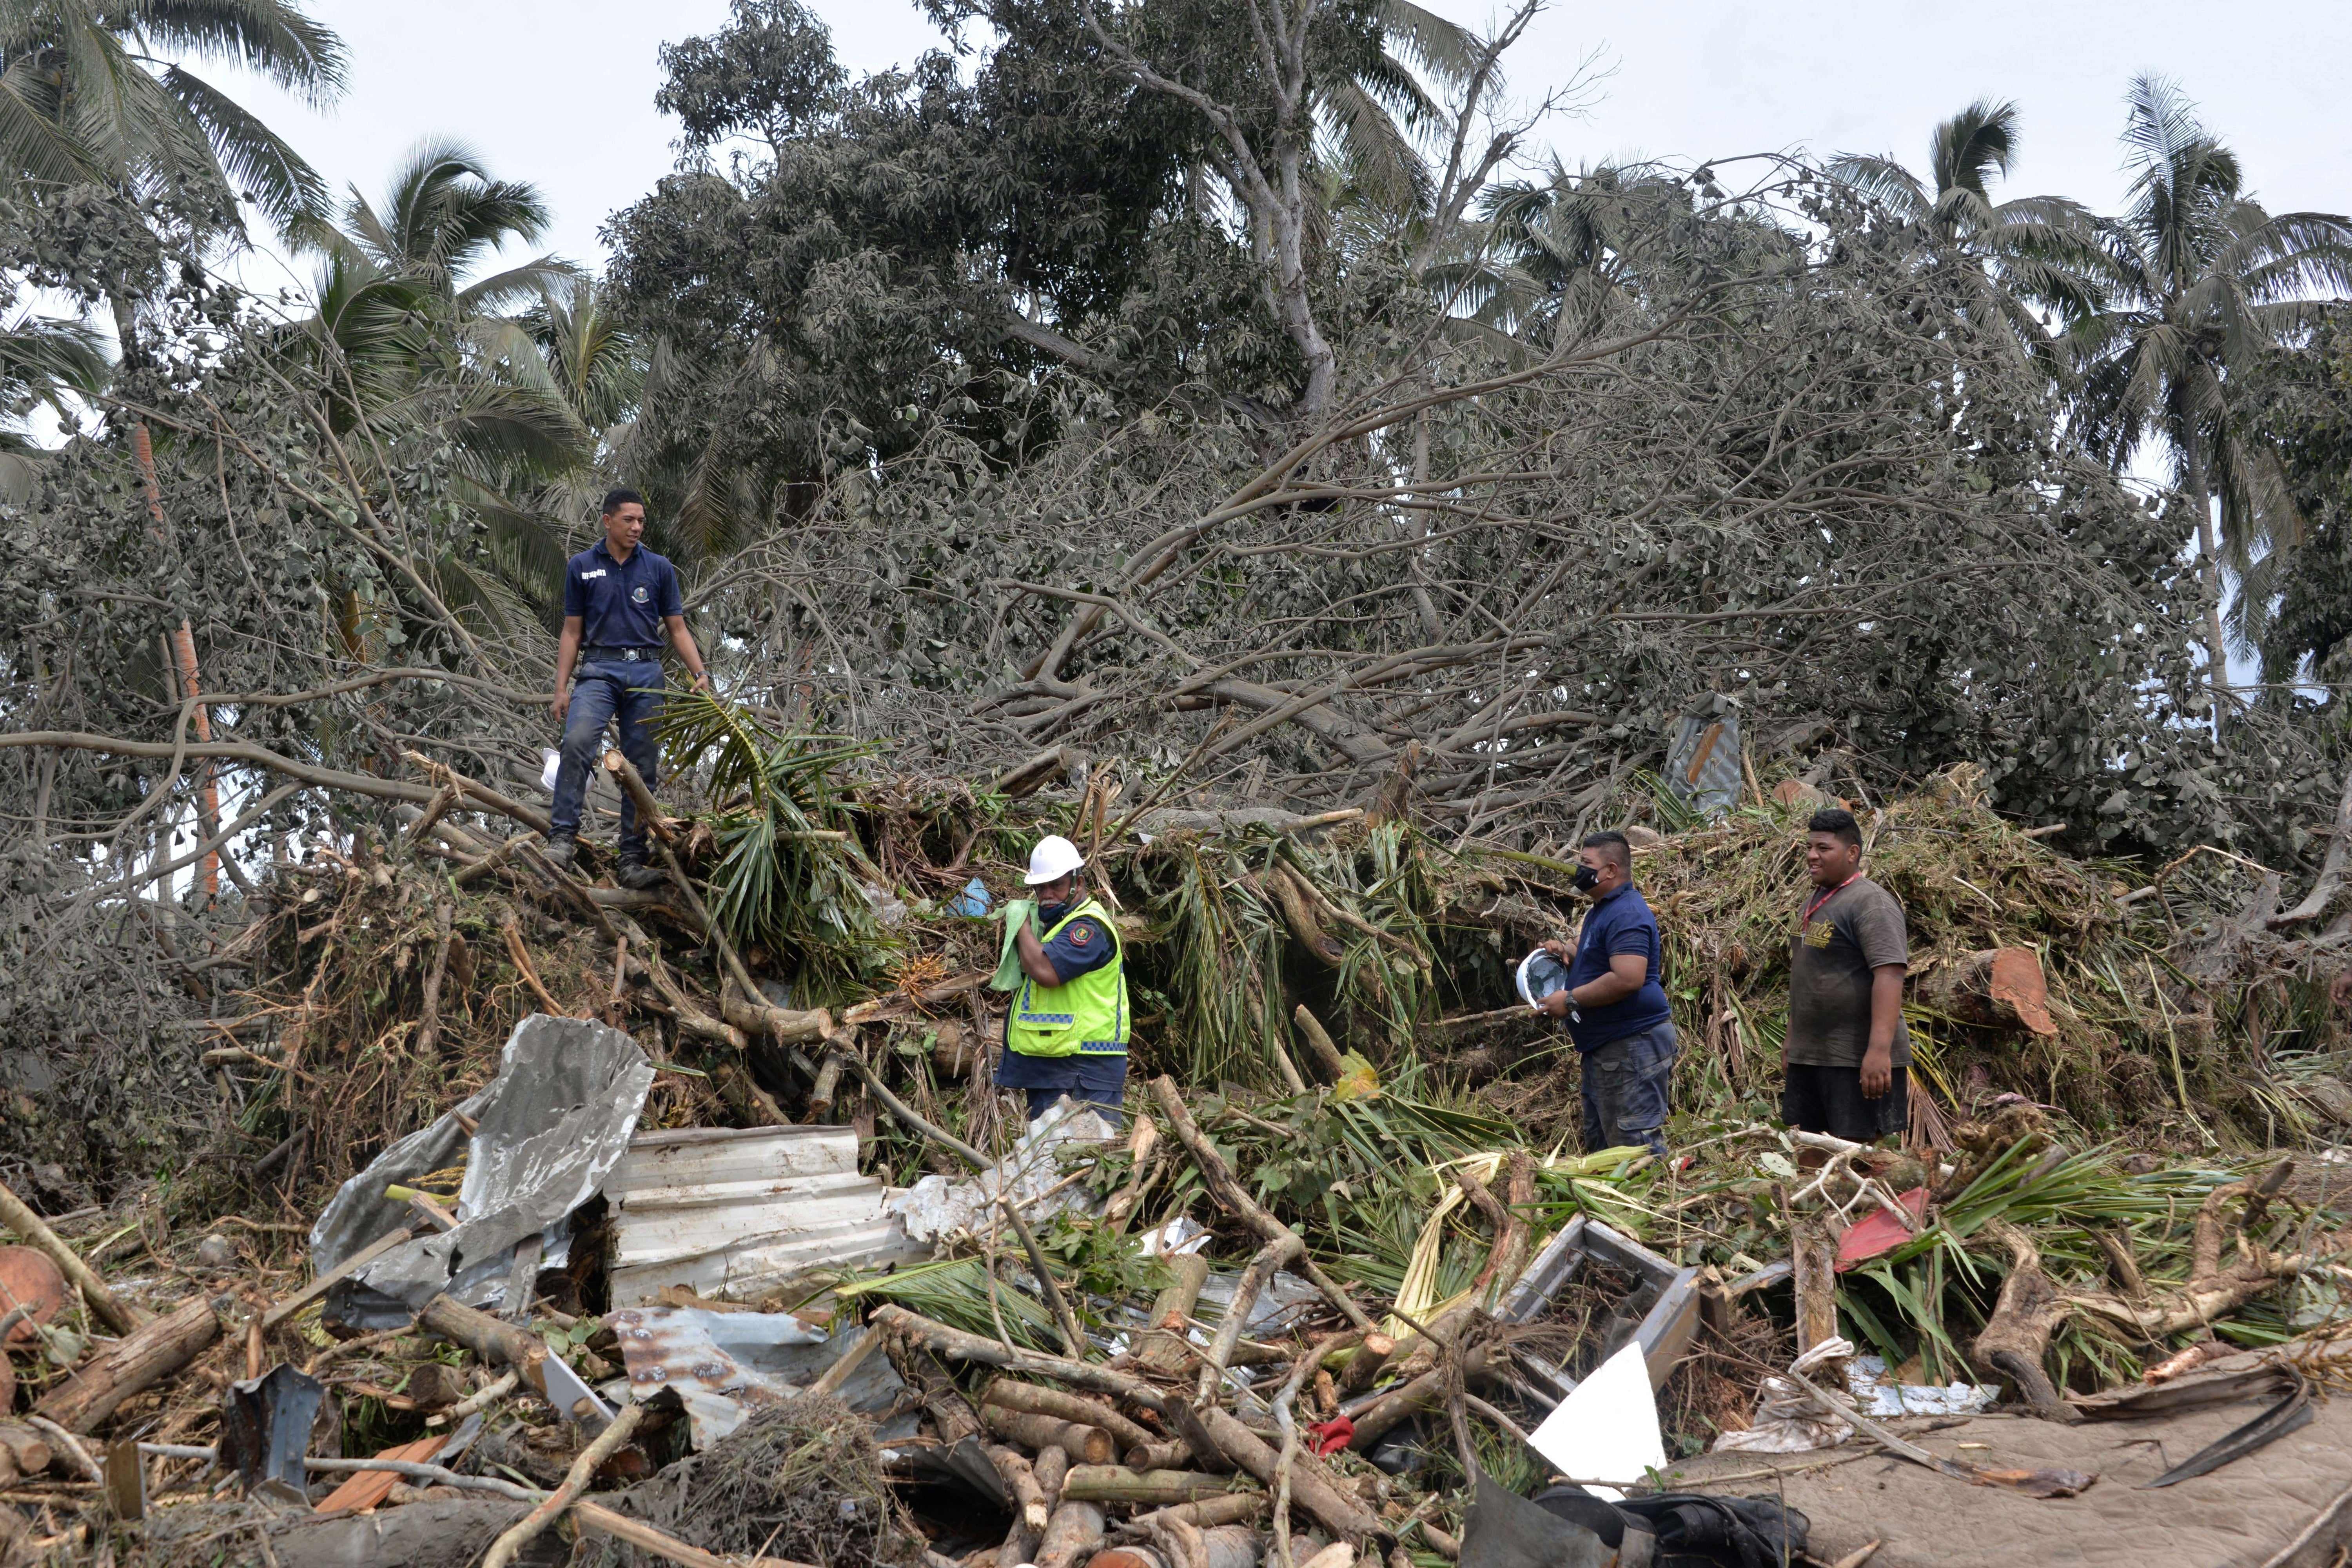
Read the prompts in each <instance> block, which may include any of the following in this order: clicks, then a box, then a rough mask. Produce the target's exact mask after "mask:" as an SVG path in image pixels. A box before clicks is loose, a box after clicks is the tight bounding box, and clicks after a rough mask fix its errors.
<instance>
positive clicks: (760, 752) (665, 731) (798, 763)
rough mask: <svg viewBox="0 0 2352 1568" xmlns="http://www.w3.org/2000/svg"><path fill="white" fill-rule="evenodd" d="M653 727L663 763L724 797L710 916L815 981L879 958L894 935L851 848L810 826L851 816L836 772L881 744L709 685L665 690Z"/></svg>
mask: <svg viewBox="0 0 2352 1568" xmlns="http://www.w3.org/2000/svg"><path fill="white" fill-rule="evenodd" d="M660 732H661V738H662V744H663V747H664V749H665V750H666V752H667V754H668V757H669V760H670V765H671V767H672V768H673V769H674V770H676V771H677V772H681V773H685V772H693V771H697V770H700V771H701V772H702V773H703V775H704V777H705V778H706V779H707V780H708V781H709V791H710V794H711V796H712V797H713V798H714V799H717V800H719V801H720V802H722V803H724V804H723V805H721V807H720V809H719V811H718V812H717V813H716V814H715V815H714V816H712V818H711V828H712V832H713V833H714V834H715V836H716V837H717V839H718V843H719V863H718V865H717V866H716V867H715V868H713V869H712V871H711V873H710V913H711V918H712V919H714V920H716V921H719V924H720V925H721V926H722V927H724V928H725V929H726V930H727V931H728V932H729V933H730V935H731V936H733V937H734V938H735V939H736V940H737V941H738V942H743V943H746V944H749V943H753V942H757V943H760V944H761V945H763V946H765V947H767V948H768V949H770V950H771V951H772V952H777V953H779V954H782V955H784V956H785V958H786V960H787V962H796V966H797V967H798V969H799V971H800V973H801V974H802V976H803V981H804V983H805V984H808V985H810V986H811V987H813V988H814V989H815V990H817V991H824V990H826V989H828V988H833V989H837V988H838V987H840V986H842V985H844V984H847V983H849V982H851V981H853V980H855V979H856V978H857V977H858V976H860V975H861V974H863V973H866V972H868V971H870V970H872V969H874V968H876V967H877V966H878V965H880V964H882V963H887V961H888V959H889V957H890V955H891V954H892V952H894V951H895V947H896V943H895V942H894V941H893V939H892V937H891V935H890V933H889V932H887V931H884V930H883V929H882V927H881V925H880V923H879V921H878V920H877V916H876V913H875V907H874V904H873V901H872V900H869V899H868V898H867V896H866V890H865V888H864V886H863V885H862V884H861V882H860V880H859V878H858V876H857V875H856V871H855V870H854V869H853V868H852V863H851V859H850V852H849V851H848V850H847V849H846V847H845V846H843V845H839V844H836V843H835V842H833V841H830V840H827V839H824V838H819V837H813V835H814V834H816V833H819V832H827V831H830V832H841V831H845V830H846V829H848V828H849V827H850V826H852V824H851V820H850V817H849V815H848V813H847V811H846V810H845V803H844V798H843V794H842V791H841V789H840V787H839V785H838V784H837V781H836V780H835V777H834V774H835V771H836V770H837V769H839V768H841V767H842V766H843V765H844V764H845V763H850V762H852V761H855V760H856V759H857V758H860V757H864V756H867V755H870V754H872V753H873V752H875V751H876V750H877V749H878V748H877V746H876V745H874V744H871V743H859V742H839V741H835V740H834V739H832V738H830V737H824V736H814V735H791V734H785V733H783V732H782V731H777V730H773V729H771V728H769V727H768V726H767V725H765V724H762V723H761V722H760V721H758V720H757V719H755V718H753V717H752V716H751V714H750V713H749V712H748V711H747V710H744V709H742V708H740V707H739V706H737V705H736V704H734V703H732V702H729V701H727V700H725V699H723V698H721V697H719V696H717V695H715V694H713V693H710V692H707V691H685V692H674V693H672V694H671V696H670V699H669V700H668V702H667V704H666V705H665V707H664V709H663V712H662V719H661V724H660Z"/></svg>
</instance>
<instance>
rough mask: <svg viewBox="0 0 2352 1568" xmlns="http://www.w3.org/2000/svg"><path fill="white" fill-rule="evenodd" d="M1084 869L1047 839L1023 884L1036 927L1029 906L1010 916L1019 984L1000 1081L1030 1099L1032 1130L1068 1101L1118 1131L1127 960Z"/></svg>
mask: <svg viewBox="0 0 2352 1568" xmlns="http://www.w3.org/2000/svg"><path fill="white" fill-rule="evenodd" d="M1085 864H1086V858H1085V857H1084V856H1082V855H1080V854H1079V853H1078V847H1077V846H1076V845H1075V844H1073V843H1071V842H1070V841H1069V840H1068V839H1066V838H1065V837H1062V836H1061V835H1060V834H1058V833H1057V834H1052V835H1049V836H1048V837H1044V838H1041V839H1039V840H1038V841H1037V847H1036V848H1034V849H1033V850H1031V851H1030V852H1029V874H1028V875H1027V876H1026V877H1025V878H1024V879H1023V880H1024V881H1026V882H1027V883H1028V885H1029V886H1030V887H1032V888H1034V889H1036V893H1037V904H1036V907H1035V920H1034V927H1033V924H1032V921H1031V909H1030V906H1029V905H1028V904H1027V903H1026V902H1015V903H1012V904H1008V905H1007V906H1006V907H1005V918H1006V919H1007V920H1009V921H1013V922H1015V923H1014V926H1013V956H1014V957H1015V958H1016V959H1017V960H1018V961H1019V964H1020V970H1021V981H1020V985H1019V989H1018V990H1017V991H1016V992H1015V993H1014V994H1013V1011H1012V1013H1011V1014H1010V1016H1007V1017H1006V1019H1005V1023H1004V1056H1003V1060H1002V1061H1001V1062H999V1063H998V1064H997V1068H996V1081H997V1082H998V1083H999V1084H1000V1085H1002V1086H1003V1087H1004V1088H1006V1089H1022V1090H1024V1091H1026V1093H1027V1094H1028V1097H1029V1116H1030V1119H1031V1120H1032V1121H1034V1120H1035V1119H1036V1118H1037V1117H1039V1116H1041V1115H1043V1114H1045V1111H1046V1110H1050V1109H1051V1108H1052V1107H1053V1104H1054V1102H1055V1100H1059V1099H1061V1097H1062V1096H1064V1095H1068V1096H1069V1097H1070V1098H1071V1099H1072V1100H1088V1101H1092V1102H1093V1103H1094V1104H1096V1105H1099V1106H1102V1107H1104V1108H1105V1114H1106V1115H1107V1117H1108V1120H1109V1121H1111V1122H1113V1123H1114V1124H1116V1123H1117V1122H1118V1119H1119V1101H1120V1099H1121V1097H1122V1096H1123V1094H1124V1092H1125V1090H1126V1088H1127V1030H1128V1007H1127V966H1126V953H1125V951H1124V950H1123V949H1122V948H1121V947H1120V945H1119V940H1118V927H1117V926H1116V925H1114V924H1112V923H1111V918H1110V915H1109V913H1108V911H1107V910H1104V908H1103V907H1102V905H1100V904H1098V903H1097V902H1096V901H1095V900H1093V899H1090V898H1088V897H1087V891H1086V882H1085V879H1084V878H1083V877H1082V876H1081V875H1080V874H1079V873H1080V868H1082V867H1084V866H1085ZM1038 931H1044V932H1045V936H1044V938H1043V940H1040V938H1039V937H1038V934H1037V932H1038Z"/></svg>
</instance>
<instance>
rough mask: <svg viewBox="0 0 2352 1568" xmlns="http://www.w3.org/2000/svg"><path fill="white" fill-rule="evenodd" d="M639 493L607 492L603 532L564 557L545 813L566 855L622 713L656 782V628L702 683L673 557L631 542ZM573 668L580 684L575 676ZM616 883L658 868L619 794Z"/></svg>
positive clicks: (632, 758) (641, 879)
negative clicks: (552, 769)
mask: <svg viewBox="0 0 2352 1568" xmlns="http://www.w3.org/2000/svg"><path fill="white" fill-rule="evenodd" d="M645 532H646V502H645V498H644V497H643V496H640V495H639V494H637V492H636V491H635V490H633V489H627V488H626V487H621V488H616V489H613V490H610V491H608V492H606V494H605V496H604V538H603V539H602V540H601V541H599V542H597V543H596V544H594V545H593V546H591V547H590V548H588V549H586V550H583V551H582V552H580V553H579V554H577V555H575V556H573V557H572V559H571V560H570V561H567V562H565V563H564V566H563V638H562V642H561V643H560V644H559V645H558V646H557V648H556V652H555V697H554V700H553V701H552V702H551V703H550V704H549V706H551V707H552V708H553V709H554V710H555V718H556V721H557V722H558V723H561V724H562V726H563V760H562V763H561V764H560V765H559V766H558V768H557V770H556V774H555V805H554V806H553V808H552V809H551V810H550V811H549V812H548V821H549V830H548V835H547V858H549V859H550V860H552V861H553V862H555V864H556V865H558V866H570V865H571V864H572V849H573V847H575V846H576V845H577V843H578V841H579V836H580V811H581V806H582V805H583V802H584V801H585V799H586V797H587V794H588V780H589V777H590V775H591V774H592V773H593V771H594V769H595V766H596V763H597V761H598V760H599V757H600V756H601V754H602V752H603V751H604V726H605V725H606V724H607V723H609V722H611V721H613V720H614V719H618V720H619V721H620V728H621V754H622V755H623V756H625V757H626V758H628V759H629V762H630V763H631V764H632V765H634V766H635V768H636V770H637V772H638V773H640V774H641V775H643V776H644V778H645V781H646V788H648V789H650V788H652V787H653V784H654V779H655V776H656V773H658V771H659V763H660V761H661V748H660V746H659V745H658V744H656V742H655V740H654V729H653V726H654V721H655V719H656V716H658V715H659V713H660V712H661V702H662V667H661V645H662V636H663V634H664V633H665V632H667V634H668V637H669V641H670V644H671V646H672V647H676V648H677V657H678V658H681V659H683V660H685V661H686V668H688V669H690V670H692V671H693V672H694V684H695V685H696V686H697V687H698V688H707V687H708V686H709V684H710V680H709V673H708V672H707V671H705V670H704V668H703V667H702V650H701V649H700V648H698V647H695V646H694V634H693V633H692V632H690V631H688V630H687V629H686V602H685V600H684V598H683V597H682V596H681V595H679V593H678V588H677V571H676V569H674V568H673V567H672V566H671V565H670V563H668V562H667V560H665V559H664V558H662V557H661V556H659V555H656V554H655V553H654V552H652V551H650V550H647V549H646V548H645V547H644V546H642V545H640V544H639V543H638V541H639V540H640V539H643V538H644V537H645ZM575 667H576V668H577V671H578V674H579V677H580V679H579V683H578V685H577V686H576V687H575V686H574V685H573V683H572V674H573V671H574V668H575ZM620 848H621V873H620V875H621V885H622V886H624V887H627V888H650V887H652V886H653V885H654V884H655V883H656V882H658V881H659V880H660V879H661V877H660V874H659V873H658V872H656V871H655V870H653V869H652V868H649V867H648V866H646V835H645V829H644V828H642V827H640V826H638V825H637V807H636V803H635V801H633V800H631V799H630V798H629V795H628V793H627V792H626V791H623V792H622V795H621V845H620Z"/></svg>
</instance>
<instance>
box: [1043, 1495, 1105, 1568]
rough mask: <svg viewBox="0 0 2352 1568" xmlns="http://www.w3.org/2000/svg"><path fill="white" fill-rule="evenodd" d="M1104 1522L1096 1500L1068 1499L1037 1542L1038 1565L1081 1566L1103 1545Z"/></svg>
mask: <svg viewBox="0 0 2352 1568" xmlns="http://www.w3.org/2000/svg"><path fill="white" fill-rule="evenodd" d="M1104 1522H1105V1521H1104V1518H1103V1510H1102V1509H1101V1507H1100V1506H1099V1505H1098V1504H1096V1503H1090V1502H1066V1503H1064V1504H1063V1505H1062V1506H1061V1507H1059V1508H1057V1509H1055V1510H1054V1518H1053V1521H1052V1522H1050V1523H1048V1524H1047V1525H1046V1526H1045V1540H1043V1541H1041V1542H1038V1544H1037V1557H1036V1563H1037V1568H1078V1565H1079V1564H1080V1563H1084V1562H1086V1561H1087V1559H1088V1558H1089V1557H1091V1556H1093V1555H1094V1550H1095V1548H1096V1547H1097V1546H1099V1545H1100V1544H1102V1538H1103V1526H1104Z"/></svg>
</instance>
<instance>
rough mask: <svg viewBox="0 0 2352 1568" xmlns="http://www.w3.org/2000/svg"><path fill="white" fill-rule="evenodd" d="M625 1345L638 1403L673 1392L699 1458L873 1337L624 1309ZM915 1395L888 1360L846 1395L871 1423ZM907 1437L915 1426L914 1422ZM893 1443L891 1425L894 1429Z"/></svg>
mask: <svg viewBox="0 0 2352 1568" xmlns="http://www.w3.org/2000/svg"><path fill="white" fill-rule="evenodd" d="M604 1323H605V1326H606V1327H608V1328H610V1329H611V1330H612V1331H613V1332H614V1336H615V1337H616V1338H618V1339H619V1341H620V1342H621V1360H622V1363H624V1364H625V1366H626V1367H627V1368H628V1374H629V1389H630V1392H631V1394H632V1395H633V1396H634V1397H635V1399H636V1400H637V1402H638V1403H640V1404H643V1403H644V1402H645V1401H646V1400H648V1399H650V1398H652V1397H653V1396H654V1395H655V1394H658V1393H659V1392H660V1391H661V1390H663V1389H665V1388H667V1389H668V1390H669V1391H670V1392H671V1393H673V1394H677V1397H678V1402H679V1403H680V1404H682V1405H685V1406H686V1414H687V1418H688V1421H689V1423H691V1428H692V1432H693V1440H694V1447H695V1448H696V1449H697V1450H700V1449H703V1448H708V1447H710V1445H711V1444H713V1443H715V1442H717V1441H718V1440H719V1438H721V1437H724V1436H727V1434H729V1433H730V1432H732V1431H734V1430H735V1428H737V1427H738V1426H741V1425H742V1424H743V1423H744V1422H745V1421H747V1420H749V1419H750V1418H751V1414H752V1412H754V1411H756V1410H759V1409H761V1407H762V1406H765V1405H777V1404H781V1403H782V1402H783V1401H784V1400H787V1399H790V1398H792V1397H793V1396H794V1395H795V1394H799V1393H800V1392H801V1391H802V1390H803V1389H804V1388H806V1387H807V1386H808V1385H809V1384H812V1383H814V1382H815V1381H816V1380H817V1379H818V1378H820V1377H822V1376H824V1373H825V1371H826V1369H827V1368H829V1367H831V1366H832V1365H833V1364H834V1363H835V1362H837V1361H839V1360H840V1359H841V1358H842V1357H843V1356H845V1355H847V1354H849V1353H850V1352H853V1351H855V1350H856V1349H857V1347H858V1344H859V1342H860V1341H861V1340H862V1339H863V1338H864V1337H865V1335H866V1334H867V1333H868V1332H871V1331H870V1330H866V1329H859V1330H856V1331H853V1332H851V1333H848V1334H845V1335H840V1336H835V1335H831V1334H828V1333H826V1332H825V1331H824V1330H823V1329H820V1328H817V1327H815V1326H814V1325H812V1324H809V1323H804V1322H803V1321H801V1320H800V1319H799V1318H797V1317H794V1316H793V1314H791V1313H789V1312H713V1311H708V1310H702V1309H699V1308H692V1307H625V1308H623V1309H622V1310H619V1311H617V1312H613V1313H609V1314H607V1315H606V1317H605V1319H604ZM905 1388H906V1384H904V1383H902V1382H900V1381H899V1378H898V1373H897V1372H895V1371H894V1370H892V1368H891V1365H890V1360H889V1358H888V1357H887V1356H881V1355H871V1354H869V1355H867V1356H866V1357H865V1359H864V1360H862V1361H860V1362H859V1363H857V1366H856V1369H855V1370H854V1371H852V1372H851V1373H850V1374H849V1375H848V1377H847V1378H845V1379H844V1380H843V1383H842V1385H841V1388H840V1390H839V1395H840V1398H841V1400H842V1403H844V1404H845V1405H848V1406H849V1407H850V1408H851V1409H852V1410H856V1411H861V1412H864V1413H866V1414H868V1415H872V1414H875V1413H877V1412H880V1411H886V1410H888V1409H890V1408H891V1407H892V1406H893V1405H896V1404H897V1403H898V1395H899V1394H900V1393H902V1392H903V1391H904V1390H905ZM907 1426H908V1433H911V1432H912V1430H913V1418H912V1417H911V1416H909V1417H908V1419H907ZM885 1431H886V1434H888V1435H900V1434H895V1433H892V1432H891V1424H886V1426H885Z"/></svg>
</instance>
